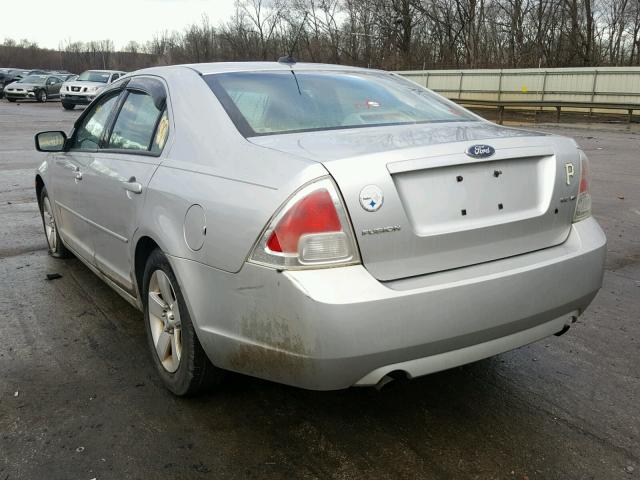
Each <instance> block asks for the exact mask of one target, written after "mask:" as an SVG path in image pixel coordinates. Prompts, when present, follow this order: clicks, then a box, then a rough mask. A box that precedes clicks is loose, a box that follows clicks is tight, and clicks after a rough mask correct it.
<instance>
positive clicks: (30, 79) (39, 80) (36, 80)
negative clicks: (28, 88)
mask: <svg viewBox="0 0 640 480" xmlns="http://www.w3.org/2000/svg"><path fill="white" fill-rule="evenodd" d="M46 80H47V76H46V75H27V76H26V77H24V78H23V79H22V80H20V81H19V82H18V83H33V84H35V85H44V82H45V81H46Z"/></svg>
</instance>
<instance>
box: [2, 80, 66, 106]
mask: <svg viewBox="0 0 640 480" xmlns="http://www.w3.org/2000/svg"><path fill="white" fill-rule="evenodd" d="M62 83H63V80H62V79H61V78H59V77H57V76H55V75H49V74H46V73H45V74H36V75H27V76H26V77H24V78H22V79H20V80H18V81H17V82H13V83H10V84H9V85H7V86H6V87H4V96H5V97H6V98H7V100H8V101H10V102H15V101H16V100H26V99H32V100H37V101H38V102H46V101H47V100H51V99H54V98H60V87H61V86H62Z"/></svg>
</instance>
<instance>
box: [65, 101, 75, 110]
mask: <svg viewBox="0 0 640 480" xmlns="http://www.w3.org/2000/svg"><path fill="white" fill-rule="evenodd" d="M62 108H64V109H65V110H73V109H74V108H76V106H75V105H74V104H73V103H65V102H62Z"/></svg>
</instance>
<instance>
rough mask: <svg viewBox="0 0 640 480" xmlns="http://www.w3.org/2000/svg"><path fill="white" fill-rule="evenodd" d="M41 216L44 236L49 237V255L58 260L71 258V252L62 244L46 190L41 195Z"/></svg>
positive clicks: (43, 189)
mask: <svg viewBox="0 0 640 480" xmlns="http://www.w3.org/2000/svg"><path fill="white" fill-rule="evenodd" d="M40 215H41V216H42V225H43V226H44V234H45V236H46V237H47V245H48V247H49V255H51V256H52V257H56V258H65V257H69V256H70V252H69V250H67V248H66V247H65V246H64V244H63V243H62V239H61V238H60V234H59V233H58V227H57V225H56V219H55V217H54V216H53V208H52V207H51V200H49V194H48V193H47V189H46V188H44V187H43V188H42V192H41V193H40Z"/></svg>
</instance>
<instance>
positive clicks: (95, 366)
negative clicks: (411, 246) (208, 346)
mask: <svg viewBox="0 0 640 480" xmlns="http://www.w3.org/2000/svg"><path fill="white" fill-rule="evenodd" d="M78 114H79V111H78V110H76V111H72V112H68V111H63V110H62V108H61V106H60V104H59V103H48V104H45V105H41V104H34V103H24V104H9V103H7V102H5V101H0V319H1V320H0V339H1V342H0V480H13V479H40V478H42V479H44V478H46V479H86V480H90V479H93V478H95V479H98V480H100V479H130V478H131V479H138V478H140V479H143V478H145V479H146V478H153V479H164V478H167V479H169V478H172V479H180V478H238V479H240V478H256V479H270V478H274V479H275V478H305V479H306V478H308V479H315V478H318V479H326V478H336V479H365V478H366V479H398V478H408V479H411V478H438V479H439V478H455V479H466V478H477V479H492V478H499V479H502V478H517V479H536V478H541V479H617V478H640V318H639V317H640V158H639V155H638V152H639V151H640V128H639V127H638V126H637V125H632V126H631V127H630V128H627V127H626V126H625V125H592V126H590V127H583V126H580V125H572V126H571V128H569V127H566V126H565V127H563V126H546V127H545V126H536V127H535V128H537V129H540V130H542V129H544V130H545V131H551V132H556V133H561V134H565V135H569V136H572V137H574V138H576V140H577V141H578V143H579V144H580V145H581V146H582V147H583V148H584V149H585V151H586V153H587V155H589V157H590V159H591V162H592V163H591V165H592V176H593V180H592V195H593V212H594V215H595V216H596V217H597V219H598V221H599V222H600V223H601V225H602V227H603V228H604V230H605V231H606V233H607V236H608V240H609V245H608V258H607V265H606V273H605V278H604V287H603V288H602V290H601V292H600V293H599V294H598V296H597V298H596V299H595V301H594V303H593V304H592V305H591V308H590V309H589V310H588V311H587V313H586V314H585V315H583V316H582V317H580V319H579V321H578V322H577V323H576V324H575V325H574V326H573V328H571V329H570V330H569V332H568V333H567V334H566V335H564V336H562V337H551V338H548V339H545V340H542V341H540V342H537V343H535V344H532V345H529V346H527V347H524V348H521V349H518V350H515V351H512V352H509V353H505V354H503V355H500V356H497V357H494V358H490V359H487V360H484V361H481V362H477V363H475V364H472V365H468V366H465V367H461V368H456V369H453V370H450V371H446V372H442V373H438V374H435V375H430V376H427V377H423V378H420V379H416V380H413V381H411V382H406V383H398V384H393V383H392V384H391V385H389V386H388V387H385V388H384V389H383V390H382V391H376V390H374V389H358V388H352V389H349V390H344V391H338V392H324V393H319V392H311V391H304V390H300V389H295V388H291V387H286V386H281V385H277V384H274V383H269V382H265V381H261V380H257V379H254V378H251V377H244V376H240V375H229V378H228V379H227V380H226V381H225V383H224V384H223V386H222V387H221V389H219V390H217V391H214V392H211V393H208V394H206V395H202V396H199V397H197V398H190V399H182V398H176V397H174V396H172V395H171V394H170V393H169V392H167V391H166V390H165V389H164V388H163V387H162V386H161V385H160V382H159V380H158V379H157V378H156V373H155V372H154V370H153V366H152V364H151V361H150V359H149V357H148V352H147V346H146V343H145V338H144V335H145V333H144V325H143V323H142V314H141V313H140V312H138V311H136V310H135V309H133V308H132V307H130V306H129V305H128V304H127V303H126V302H125V301H124V300H122V299H121V298H120V297H119V296H118V295H117V294H116V293H114V292H113V291H112V290H110V289H109V287H107V286H106V285H105V284H103V283H102V282H101V281H100V280H99V279H98V278H97V277H96V276H95V275H94V274H92V273H91V272H90V271H89V270H88V269H87V268H86V267H84V266H83V265H82V264H81V263H80V262H79V261H77V260H75V259H68V260H56V259H53V258H51V257H49V256H48V255H47V252H46V241H45V237H44V234H43V233H42V225H41V221H40V216H39V212H38V208H37V203H36V198H35V193H34V187H33V171H34V169H35V167H36V166H37V165H38V164H39V163H40V162H41V161H42V158H43V156H42V155H43V154H39V153H37V152H35V150H34V148H33V134H34V133H35V132H37V131H41V130H60V129H62V130H66V131H68V130H69V129H70V127H71V125H72V123H73V120H74V119H75V118H77V115H78ZM214 133H215V132H214V130H212V134H214ZM48 273H59V274H60V275H62V278H59V279H57V280H52V281H48V280H46V274H48ZM549 281H550V282H557V283H558V284H559V285H560V284H561V283H563V282H571V281H573V279H571V278H550V279H549ZM426 308H428V306H426ZM389 321H393V319H389Z"/></svg>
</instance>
